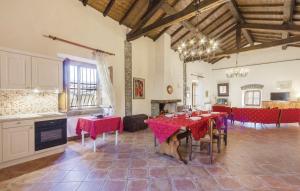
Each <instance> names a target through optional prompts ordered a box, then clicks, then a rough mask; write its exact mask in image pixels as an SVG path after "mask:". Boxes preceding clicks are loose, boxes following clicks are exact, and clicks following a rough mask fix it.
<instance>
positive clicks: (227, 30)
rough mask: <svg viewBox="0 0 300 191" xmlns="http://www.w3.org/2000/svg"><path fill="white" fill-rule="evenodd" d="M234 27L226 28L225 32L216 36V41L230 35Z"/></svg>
mask: <svg viewBox="0 0 300 191" xmlns="http://www.w3.org/2000/svg"><path fill="white" fill-rule="evenodd" d="M235 27H236V25H235V24H233V25H230V26H229V27H228V28H226V29H225V30H223V31H222V32H221V33H220V34H218V35H216V37H215V38H216V39H222V38H224V37H225V36H227V35H228V34H230V33H231V32H233V31H234V30H235Z"/></svg>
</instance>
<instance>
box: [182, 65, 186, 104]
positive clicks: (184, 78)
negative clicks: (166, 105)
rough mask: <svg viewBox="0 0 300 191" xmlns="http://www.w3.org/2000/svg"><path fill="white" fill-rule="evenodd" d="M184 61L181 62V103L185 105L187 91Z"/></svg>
mask: <svg viewBox="0 0 300 191" xmlns="http://www.w3.org/2000/svg"><path fill="white" fill-rule="evenodd" d="M186 80H187V79H186V63H185V62H184V63H183V97H182V102H183V105H186V93H187V92H186V91H187V87H186Z"/></svg>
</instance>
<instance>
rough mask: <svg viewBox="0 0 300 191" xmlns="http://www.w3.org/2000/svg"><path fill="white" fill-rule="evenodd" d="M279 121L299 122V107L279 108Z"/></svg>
mask: <svg viewBox="0 0 300 191" xmlns="http://www.w3.org/2000/svg"><path fill="white" fill-rule="evenodd" d="M279 122H280V123H300V109H281V114H280V119H279Z"/></svg>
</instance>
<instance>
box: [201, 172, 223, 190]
mask: <svg viewBox="0 0 300 191" xmlns="http://www.w3.org/2000/svg"><path fill="white" fill-rule="evenodd" d="M195 182H196V185H197V186H198V188H199V190H201V191H202V190H203V191H219V190H221V188H220V186H219V184H218V183H217V182H216V180H215V179H214V178H213V177H212V176H205V177H200V178H197V179H196V181H195Z"/></svg>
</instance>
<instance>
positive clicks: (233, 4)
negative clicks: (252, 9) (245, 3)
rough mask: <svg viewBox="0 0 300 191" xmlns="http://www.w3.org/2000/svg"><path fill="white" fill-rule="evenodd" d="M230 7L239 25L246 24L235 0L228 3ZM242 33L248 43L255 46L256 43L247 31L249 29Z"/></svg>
mask: <svg viewBox="0 0 300 191" xmlns="http://www.w3.org/2000/svg"><path fill="white" fill-rule="evenodd" d="M228 6H229V9H230V10H231V12H232V14H233V16H234V17H235V19H236V21H237V22H238V23H241V24H243V23H245V21H244V19H243V17H242V15H241V13H240V11H239V8H238V5H237V3H236V1H235V0H230V1H229V3H228ZM242 33H243V35H244V37H245V38H246V39H247V41H248V43H249V44H250V45H253V44H254V41H253V39H252V37H251V34H250V33H249V31H247V29H242Z"/></svg>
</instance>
